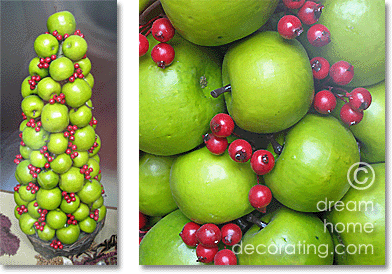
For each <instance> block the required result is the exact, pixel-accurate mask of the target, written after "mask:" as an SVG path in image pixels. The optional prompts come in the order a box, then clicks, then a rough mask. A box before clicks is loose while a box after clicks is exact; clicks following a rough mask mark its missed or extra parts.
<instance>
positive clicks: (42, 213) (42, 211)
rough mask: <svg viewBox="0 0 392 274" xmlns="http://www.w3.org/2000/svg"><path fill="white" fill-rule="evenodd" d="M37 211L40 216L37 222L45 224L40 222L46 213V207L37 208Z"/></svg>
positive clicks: (43, 219)
mask: <svg viewBox="0 0 392 274" xmlns="http://www.w3.org/2000/svg"><path fill="white" fill-rule="evenodd" d="M34 206H36V207H37V206H38V203H37V205H34ZM37 212H38V213H39V214H40V217H39V218H38V222H39V223H40V225H42V226H45V223H44V224H42V222H44V221H45V219H46V215H47V214H48V211H47V210H46V209H42V208H38V209H37Z"/></svg>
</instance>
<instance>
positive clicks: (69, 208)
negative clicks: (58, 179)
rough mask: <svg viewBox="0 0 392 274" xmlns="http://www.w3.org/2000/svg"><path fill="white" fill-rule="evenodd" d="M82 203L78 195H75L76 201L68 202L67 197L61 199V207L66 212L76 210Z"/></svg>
mask: <svg viewBox="0 0 392 274" xmlns="http://www.w3.org/2000/svg"><path fill="white" fill-rule="evenodd" d="M79 205H80V199H79V196H78V195H75V201H71V202H69V203H68V202H67V201H66V200H65V199H63V200H62V201H61V204H60V209H61V210H62V211H64V212H65V213H73V212H75V211H76V210H77V209H78V208H79Z"/></svg>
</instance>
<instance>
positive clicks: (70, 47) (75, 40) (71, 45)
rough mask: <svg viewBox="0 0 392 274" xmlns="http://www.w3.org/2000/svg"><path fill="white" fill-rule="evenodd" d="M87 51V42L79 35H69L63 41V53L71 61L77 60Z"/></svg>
mask: <svg viewBox="0 0 392 274" xmlns="http://www.w3.org/2000/svg"><path fill="white" fill-rule="evenodd" d="M86 52H87V42H86V40H85V39H84V38H82V37H80V36H79V35H71V36H69V37H68V38H67V39H65V40H64V42H63V53H64V55H65V56H66V57H68V58H69V59H71V60H73V61H79V60H80V59H82V58H83V56H84V55H85V54H86Z"/></svg>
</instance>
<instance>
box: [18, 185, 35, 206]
mask: <svg viewBox="0 0 392 274" xmlns="http://www.w3.org/2000/svg"><path fill="white" fill-rule="evenodd" d="M27 187H28V186H27V185H21V186H20V187H19V191H18V193H19V195H20V198H22V200H24V201H26V202H31V201H33V200H35V197H36V195H37V194H36V193H34V194H33V193H31V190H27Z"/></svg>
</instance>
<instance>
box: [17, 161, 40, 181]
mask: <svg viewBox="0 0 392 274" xmlns="http://www.w3.org/2000/svg"><path fill="white" fill-rule="evenodd" d="M30 164H31V162H30V161H29V160H23V161H21V162H20V163H19V164H18V165H17V166H16V170H15V175H16V176H18V178H19V180H20V183H21V184H23V185H27V184H28V183H30V182H34V181H35V179H34V178H33V176H32V175H31V173H30V169H29V168H28V166H29V165H30Z"/></svg>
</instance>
